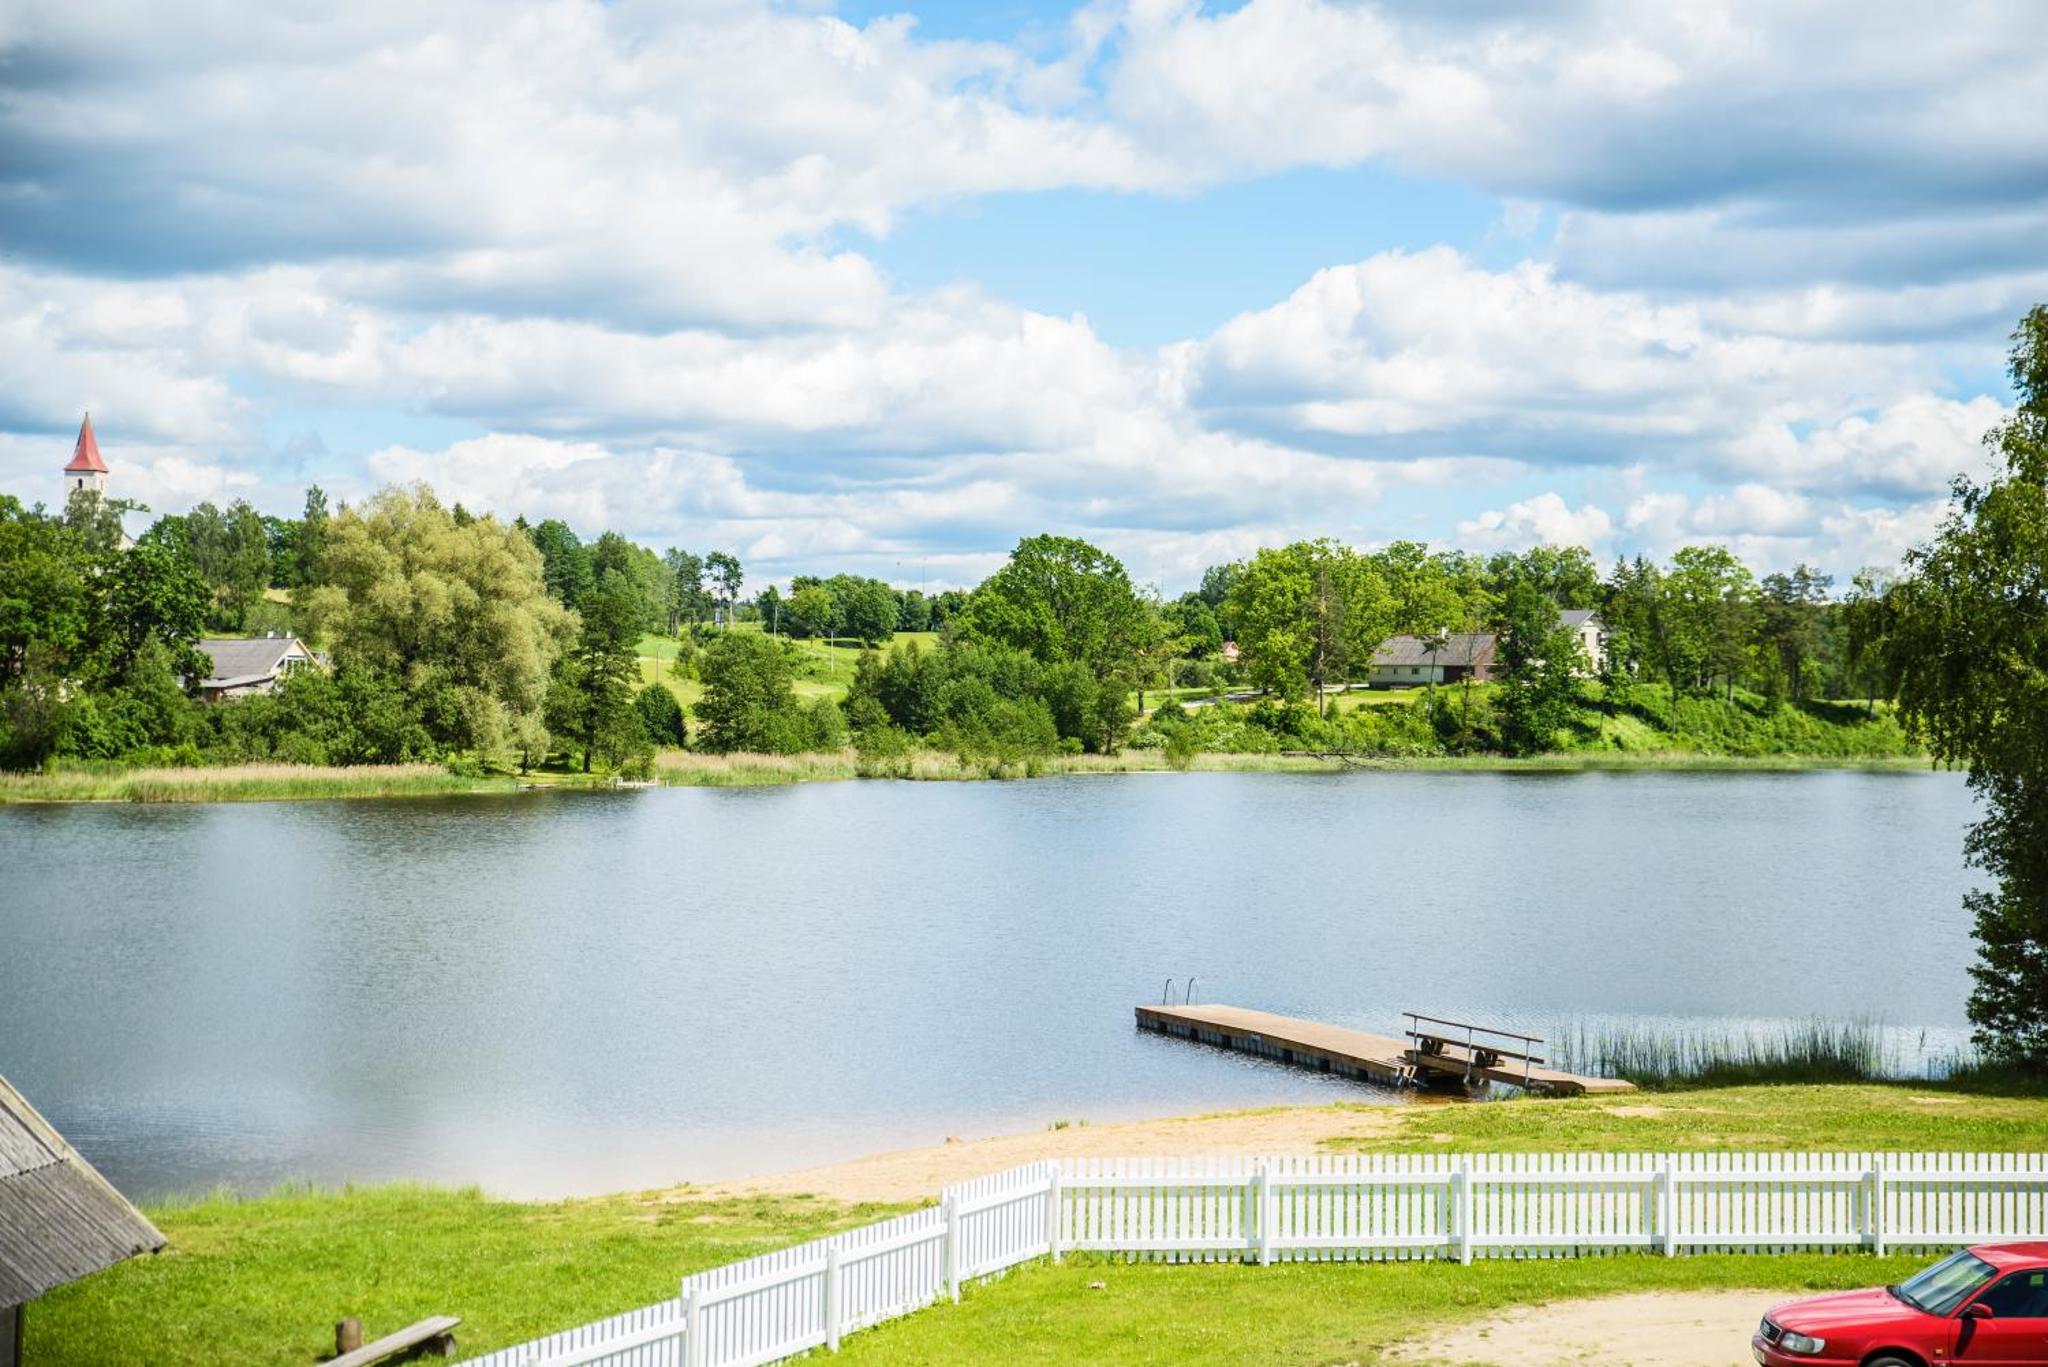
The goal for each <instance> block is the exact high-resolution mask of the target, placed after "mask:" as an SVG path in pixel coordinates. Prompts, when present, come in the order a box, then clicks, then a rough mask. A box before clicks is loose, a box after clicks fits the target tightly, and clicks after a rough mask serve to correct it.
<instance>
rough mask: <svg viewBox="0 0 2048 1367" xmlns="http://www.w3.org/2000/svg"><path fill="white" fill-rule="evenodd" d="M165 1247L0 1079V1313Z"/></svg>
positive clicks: (118, 1195)
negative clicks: (141, 1254)
mask: <svg viewBox="0 0 2048 1367" xmlns="http://www.w3.org/2000/svg"><path fill="white" fill-rule="evenodd" d="M163 1246H164V1236H163V1235H161V1234H159V1233H157V1228H156V1226H155V1225H153V1224H151V1223H150V1222H149V1221H148V1220H145V1219H144V1218H143V1217H142V1212H141V1211H139V1210H137V1209H136V1208H135V1207H133V1206H131V1205H129V1204H128V1202H127V1201H126V1200H124V1199H122V1196H121V1193H120V1192H118V1191H115V1190H114V1188H113V1186H112V1185H111V1184H110V1183H109V1182H108V1181H107V1179H106V1178H104V1177H102V1176H100V1175H99V1173H98V1172H97V1171H96V1170H94V1168H93V1166H92V1164H90V1163H88V1162H86V1161H85V1159H84V1158H82V1157H80V1156H79V1153H78V1150H76V1149H74V1148H72V1147H71V1146H70V1145H69V1144H67V1143H65V1142H64V1136H63V1135H61V1134H58V1133H57V1132H56V1131H55V1130H54V1129H52V1128H50V1122H49V1121H47V1120H45V1119H43V1118H42V1117H41V1116H40V1115H38V1114H36V1108H35V1107H33V1106H31V1105H29V1104H28V1101H27V1099H26V1098H25V1097H23V1096H22V1094H21V1093H20V1092H17V1091H15V1090H14V1087H13V1086H12V1084H10V1083H9V1082H8V1081H7V1079H6V1078H4V1077H0V1309H4V1308H6V1307H8V1306H12V1305H20V1304H22V1303H23V1302H24V1301H32V1300H34V1299H35V1298H36V1297H37V1296H40V1295H42V1294H43V1293H44V1292H45V1291H48V1290H50V1289H51V1288H53V1287H58V1286H62V1285H63V1284H64V1283H66V1282H72V1281H77V1280H78V1279H79V1278H80V1277H83V1276H84V1275H86V1274H87V1273H88V1272H97V1271H99V1270H100V1269H101V1268H103V1267H111V1266H113V1265H114V1264H115V1263H118V1262H120V1261H121V1260H122V1259H123V1258H132V1257H134V1256H135V1255H136V1254H138V1253H153V1252H155V1251H156V1250H157V1249H159V1248H162V1247H163Z"/></svg>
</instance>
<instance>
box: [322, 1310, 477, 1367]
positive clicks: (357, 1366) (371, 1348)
mask: <svg viewBox="0 0 2048 1367" xmlns="http://www.w3.org/2000/svg"><path fill="white" fill-rule="evenodd" d="M460 1323H462V1320H461V1318H460V1317H459V1316H455V1315H433V1316H430V1317H429V1318H427V1319H423V1320H421V1321H420V1322H419V1323H418V1324H412V1325H408V1326H406V1327H405V1328H403V1329H401V1330H399V1331H398V1332H397V1333H395V1334H386V1335H385V1336H384V1337H383V1338H381V1339H378V1340H376V1341H375V1342H374V1343H366V1344H364V1345H363V1346H362V1347H360V1348H352V1349H350V1350H349V1351H348V1352H346V1353H340V1354H337V1355H336V1356H334V1357H331V1358H329V1359H327V1364H326V1367H374V1364H376V1363H380V1362H389V1361H391V1360H393V1359H396V1358H401V1357H403V1358H412V1357H425V1356H427V1355H428V1354H430V1353H431V1354H435V1355H437V1356H440V1357H454V1356H455V1326H456V1325H458V1324H460ZM349 1324H350V1321H347V1320H344V1321H343V1322H342V1324H341V1325H338V1326H336V1331H335V1342H336V1344H337V1346H338V1345H339V1344H340V1343H341V1342H342V1340H343V1333H342V1331H343V1328H344V1327H346V1326H348V1325H349ZM355 1336H356V1337H358V1338H360V1337H361V1333H360V1331H358V1332H357V1334H356V1335H355Z"/></svg>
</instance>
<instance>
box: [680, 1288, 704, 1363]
mask: <svg viewBox="0 0 2048 1367" xmlns="http://www.w3.org/2000/svg"><path fill="white" fill-rule="evenodd" d="M683 1367H704V1289H703V1288H702V1287H700V1286H696V1285H694V1284H692V1285H689V1286H685V1287H684V1288H683Z"/></svg>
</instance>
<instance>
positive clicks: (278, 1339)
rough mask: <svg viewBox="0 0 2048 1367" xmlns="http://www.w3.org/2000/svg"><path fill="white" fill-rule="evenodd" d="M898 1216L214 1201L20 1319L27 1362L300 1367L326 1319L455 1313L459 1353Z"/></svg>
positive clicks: (628, 1203)
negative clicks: (151, 1250) (136, 1254)
mask: <svg viewBox="0 0 2048 1367" xmlns="http://www.w3.org/2000/svg"><path fill="white" fill-rule="evenodd" d="M899 1209H900V1207H882V1206H860V1207H852V1206H840V1205H836V1204H833V1203H831V1202H825V1201H814V1200H810V1199H806V1198H797V1199H782V1200H760V1201H719V1202H704V1201H694V1202H677V1203H662V1202H660V1201H658V1200H655V1199H650V1198H642V1197H633V1196H614V1197H604V1198H600V1199H597V1200H589V1201H566V1202H555V1203H549V1204H526V1203H521V1202H516V1201H500V1200H492V1199H490V1198H487V1197H484V1196H480V1195H478V1194H477V1193H476V1192H474V1191H442V1190H431V1189H425V1188H419V1187H408V1186H386V1187H371V1188H364V1189H357V1190H353V1191H347V1192H341V1193H315V1192H308V1191H301V1192H288V1193H285V1194H281V1195H276V1196H269V1197H265V1198H263V1199H261V1200H255V1201H236V1200H232V1199H209V1200H205V1201H201V1202H198V1203H196V1204H190V1205H176V1206H166V1207H159V1208H156V1209H153V1210H151V1211H150V1212H149V1214H150V1217H151V1218H152V1219H153V1220H155V1221H156V1223H157V1226H158V1228H160V1229H162V1230H163V1232H164V1234H165V1236H166V1237H168V1238H169V1239H170V1247H169V1249H168V1250H167V1251H165V1252H163V1253H160V1254H158V1255H156V1256H155V1257H148V1258H139V1259H135V1260H133V1261H130V1262H127V1263H123V1264H121V1265H120V1266H118V1267H115V1268H112V1269H110V1270H109V1271H106V1272H102V1273H99V1274H97V1275H95V1276H92V1277H88V1278H87V1279H86V1280H84V1281H82V1282H78V1283H74V1284H73V1285H71V1286H69V1287H65V1288H63V1289H61V1290H59V1291H57V1292H54V1293H53V1294H51V1295H49V1296H47V1297H45V1298H44V1299H42V1300H40V1301H38V1302H36V1303H35V1304H34V1305H33V1306H31V1307H30V1308H29V1312H28V1332H27V1341H28V1353H27V1357H26V1362H27V1364H28V1367H104V1364H109V1363H142V1362H148V1363H161V1364H172V1365H173V1367H175V1365H176V1364H186V1363H190V1364H194V1367H198V1364H210V1363H220V1362H233V1363H242V1364H261V1363H276V1364H279V1365H280V1367H284V1365H285V1364H290V1365H291V1367H304V1364H308V1363H311V1362H313V1361H315V1360H316V1359H317V1358H319V1357H322V1356H325V1355H326V1354H328V1353H331V1352H333V1350H334V1324H335V1321H337V1320H340V1319H343V1318H345V1317H347V1316H350V1315H354V1316H356V1317H358V1318H360V1319H361V1320H362V1322H363V1329H364V1333H365V1335H366V1336H375V1335H377V1334H383V1333H389V1332H391V1331H392V1330H395V1329H402V1328H404V1327H405V1326H406V1325H408V1324H411V1323H413V1322H414V1321H416V1320H420V1319H424V1318H425V1317H427V1316H429V1315H441V1314H448V1315H460V1316H461V1317H462V1327H461V1328H460V1329H458V1330H457V1331H456V1337H457V1339H458V1341H459V1342H460V1345H461V1348H462V1352H463V1355H464V1356H468V1355H471V1354H474V1353H478V1352H485V1351H488V1350H490V1349H493V1348H503V1347H506V1346H508V1345H510V1344H514V1343H520V1342H524V1341H525V1340H527V1339H530V1338H535V1337H538V1336H539V1335H542V1334H547V1333H552V1332H554V1331H555V1330H558V1329H566V1328H569V1327H571V1326H572V1325H576V1324H582V1323H585V1322H587V1321H589V1320H593V1319H599V1318H602V1317H603V1316H605V1315H609V1314H614V1313H616V1312H618V1311H621V1310H630V1309H633V1308H634V1307H636V1306H641V1305H647V1304H649V1303H651V1302H653V1301H657V1300H660V1299H661V1298H663V1297H664V1296H673V1295H674V1294H675V1293H676V1282H677V1279H678V1278H680V1277H682V1276H683V1275H684V1274H685V1273H688V1272H692V1271H696V1270H698V1269H701V1268H706V1267H715V1266H717V1265H718V1264H720V1263H727V1262H732V1261H735V1260H736V1259H740V1258H748V1257H752V1256H753V1255H754V1254H757V1253H762V1252H766V1251H768V1250H770V1249H774V1248H780V1247H783V1246H785V1245H788V1244H792V1243H801V1242H803V1241H804V1240H806V1239H814V1238H817V1237H818V1236H820V1235H822V1234H829V1233H831V1232H833V1231H834V1230H838V1229H842V1228H845V1227H846V1226H848V1225H857V1224H866V1223H868V1222H870V1221H873V1220H879V1219H882V1218H884V1217H886V1216H888V1215H892V1214H895V1213H896V1212H897V1210H899Z"/></svg>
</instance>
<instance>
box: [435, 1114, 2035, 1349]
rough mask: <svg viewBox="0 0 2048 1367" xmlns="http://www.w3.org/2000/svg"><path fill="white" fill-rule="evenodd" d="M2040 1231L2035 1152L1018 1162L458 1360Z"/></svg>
mask: <svg viewBox="0 0 2048 1367" xmlns="http://www.w3.org/2000/svg"><path fill="white" fill-rule="evenodd" d="M2043 1236H2048V1154H1929V1153H1886V1154H1846V1153H1811V1154H1597V1153H1567V1154H1505V1155H1455V1156H1454V1155H1446V1154H1357V1155H1322V1156H1315V1157H1304V1158H1271V1159H1253V1158H1097V1159H1081V1160H1077V1161H1074V1162H1070V1163H1066V1164H1059V1163H1052V1162H1041V1163H1033V1164H1030V1165H1028V1166H1026V1167H1021V1168H1013V1169H1011V1170H1009V1171H1007V1172H1000V1173H995V1174H992V1175H990V1176H988V1177H983V1178H979V1179H977V1180H975V1181H973V1182H967V1183H963V1184H961V1185H959V1186H954V1187H948V1188H947V1189H946V1191H945V1194H944V1197H943V1199H942V1200H941V1201H940V1203H939V1204H938V1205H937V1206H932V1207H928V1208H926V1209H923V1210H919V1211H913V1212H912V1213H910V1214H908V1215H900V1216H897V1217H896V1218H895V1219H892V1220H884V1221H882V1222H881V1223H879V1224H874V1225H868V1226H865V1227H863V1228H861V1229H856V1230H849V1231H847V1232H846V1233H844V1234H836V1235H833V1236H832V1237H830V1238H826V1239H817V1240H813V1241H812V1242H810V1243H807V1244H800V1245H798V1246H797V1247H794V1248H787V1249H783V1250H782V1251H781V1252H778V1253H769V1254H764V1255H763V1256H761V1257H758V1258H749V1259H747V1260H746V1261H745V1262H739V1263H732V1264H730V1265H728V1266H725V1267H719V1268H713V1269H712V1270H710V1271H708V1272H700V1273H696V1274H694V1275H692V1276H689V1277H685V1278H683V1280H682V1286H681V1289H680V1292H679V1294H678V1295H677V1296H676V1297H675V1299H673V1300H666V1301H661V1302H659V1303H657V1304H655V1305H650V1306H647V1307H645V1308H643V1309H640V1310H634V1311H630V1312H628V1313H626V1314H623V1315H614V1316H612V1317H611V1318H609V1319H604V1320H598V1321H596V1322H595V1323H592V1324H586V1325H582V1326H580V1327H578V1328H575V1329H570V1330H565V1331H564V1332H562V1333H559V1334H553V1335H550V1336H549V1337H547V1338H544V1339H536V1340H534V1341H533V1342H531V1343H526V1344H521V1345H520V1346H518V1347H516V1348H507V1349H502V1350H500V1351H498V1352H495V1353H491V1354H489V1355H487V1356H485V1357H482V1358H479V1359H476V1361H477V1362H478V1363H480V1364H484V1365H485V1367H579V1365H580V1364H589V1363H603V1364H608V1365H610V1367H745V1365H746V1364H754V1363H765V1362H773V1361H775V1360H777V1359H779V1358H784V1357H788V1356H791V1355H792V1354H796V1353H801V1352H805V1351H808V1350H810V1349H815V1348H830V1349H835V1350H836V1349H837V1348H838V1346H839V1339H840V1337H841V1336H842V1335H844V1334H847V1333H851V1332H852V1331H854V1330H856V1329H861V1328H865V1327H867V1326H868V1325H872V1324H877V1323H879V1322H881V1321H882V1320H886V1319H891V1318H894V1317H895V1316H898V1315H904V1314H908V1313H909V1312H911V1311H913V1310H916V1309H919V1308H920V1307H923V1306H926V1305H930V1304H931V1303H932V1302H934V1301H936V1300H938V1299H939V1298H940V1297H941V1296H951V1297H952V1298H954V1299H958V1297H959V1294H960V1284H961V1283H962V1282H964V1281H971V1280H974V1279H976V1278H979V1277H986V1276H991V1275H993V1274H995V1273H998V1272H1002V1271H1005V1270H1006V1269H1008V1268H1012V1267H1015V1266H1017V1265H1018V1264H1020V1263H1024V1262H1029V1261H1030V1260H1032V1259H1034V1258H1040V1257H1046V1256H1050V1257H1052V1258H1053V1259H1055V1260H1057V1259H1059V1258H1060V1257H1061V1256H1062V1255H1063V1254H1065V1253H1067V1252H1070V1251H1089V1252H1096V1253H1108V1254H1122V1255H1126V1256H1129V1257H1140V1258H1156V1259H1163V1260H1168V1261H1174V1262H1211V1261H1225V1260H1227V1261H1249V1262H1257V1263H1272V1262H1276V1261H1279V1262H1299V1261H1329V1260H1340V1259H1342V1260H1351V1259H1383V1258H1450V1259H1456V1260H1458V1261H1460V1262H1467V1263H1469V1262H1470V1261H1472V1259H1474V1258H1482V1257H1483V1258H1497V1257H1516V1258H1527V1257H1577V1256H1582V1255H1586V1254H1604V1253H1612V1252H1616V1251H1623V1250H1647V1251H1652V1252H1658V1253H1662V1254H1665V1255H1667V1256H1668V1255H1676V1254H1680V1253H1689V1252H1699V1251H1708V1250H1722V1251H1725V1250H1741V1251H1750V1252H1791V1251H1797V1250H1817V1249H1868V1250H1870V1251H1872V1252H1874V1253H1879V1254H1882V1253H1884V1252H1886V1251H1887V1250H1890V1249H1904V1248H1944V1247H1952V1246H1954V1245H1956V1244H1962V1243H1973V1242H1984V1241H1990V1240H1997V1239H2018V1238H2038V1237H2043Z"/></svg>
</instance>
